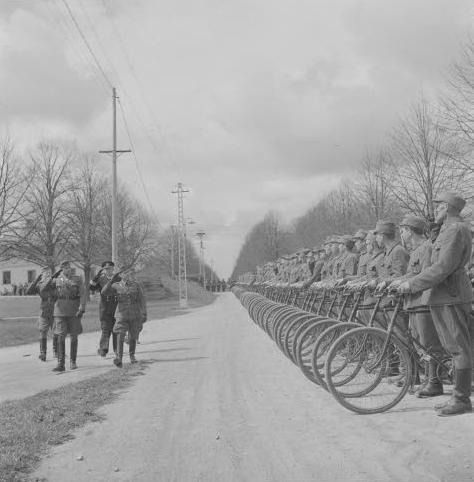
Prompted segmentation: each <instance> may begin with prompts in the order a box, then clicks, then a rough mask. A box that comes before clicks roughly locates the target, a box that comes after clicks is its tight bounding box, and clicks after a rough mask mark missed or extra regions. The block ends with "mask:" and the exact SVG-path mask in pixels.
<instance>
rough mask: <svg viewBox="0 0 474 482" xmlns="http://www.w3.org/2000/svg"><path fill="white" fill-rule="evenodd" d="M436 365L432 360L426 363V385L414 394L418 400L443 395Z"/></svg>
mask: <svg viewBox="0 0 474 482" xmlns="http://www.w3.org/2000/svg"><path fill="white" fill-rule="evenodd" d="M437 370H438V364H437V363H436V362H435V361H434V360H430V361H429V362H428V376H427V383H426V384H424V385H422V386H421V387H420V388H419V390H418V391H417V392H416V396H417V397H418V398H428V397H438V396H439V395H443V393H444V392H443V383H442V382H441V380H440V379H439V378H438V374H437Z"/></svg>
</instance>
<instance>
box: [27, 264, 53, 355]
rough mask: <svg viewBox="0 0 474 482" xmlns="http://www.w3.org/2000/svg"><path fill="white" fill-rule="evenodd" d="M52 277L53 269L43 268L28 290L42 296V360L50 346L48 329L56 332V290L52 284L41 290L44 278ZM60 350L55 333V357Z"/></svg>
mask: <svg viewBox="0 0 474 482" xmlns="http://www.w3.org/2000/svg"><path fill="white" fill-rule="evenodd" d="M50 277H51V269H50V268H48V267H45V268H43V269H42V270H41V273H40V274H39V275H38V277H37V278H36V279H35V280H34V281H33V282H32V283H31V285H30V286H29V287H28V289H27V290H26V294H28V295H33V294H35V293H38V294H39V295H40V298H41V304H40V315H39V318H38V330H39V332H40V338H39V344H40V354H39V357H38V358H39V359H40V360H41V361H46V351H47V347H48V331H49V330H50V329H51V331H53V332H54V318H53V311H54V303H55V301H56V297H55V290H54V288H53V287H52V286H50V287H48V288H46V289H44V290H42V291H41V290H40V289H39V285H40V281H41V280H42V279H44V278H50ZM57 351H58V335H56V334H54V333H53V357H56V356H57Z"/></svg>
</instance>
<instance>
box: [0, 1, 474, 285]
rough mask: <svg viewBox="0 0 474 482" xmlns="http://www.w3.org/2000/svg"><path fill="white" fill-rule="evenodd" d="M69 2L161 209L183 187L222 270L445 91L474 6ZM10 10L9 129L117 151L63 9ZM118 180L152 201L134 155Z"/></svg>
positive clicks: (87, 62)
mask: <svg viewBox="0 0 474 482" xmlns="http://www.w3.org/2000/svg"><path fill="white" fill-rule="evenodd" d="M67 3H68V4H69V6H70V8H71V9H72V11H73V14H74V16H75V18H76V20H77V22H78V23H79V25H80V27H81V29H82V30H83V33H84V34H85V37H86V38H87V40H88V42H89V44H90V46H91V47H92V50H93V52H94V54H95V55H96V57H97V58H98V60H99V62H100V64H101V65H102V68H103V69H104V71H105V73H106V76H107V77H108V78H109V79H110V81H111V82H112V83H113V84H114V85H115V86H116V87H117V89H118V95H119V96H120V98H121V102H122V105H123V108H124V111H125V115H126V118H127V121H128V124H129V128H130V131H131V135H132V140H133V143H134V147H135V153H136V157H137V160H138V165H139V169H140V171H141V173H142V177H143V179H144V183H145V185H146V190H147V192H148V193H149V197H150V199H151V203H152V205H153V208H154V211H155V212H156V214H157V216H158V218H159V219H160V221H161V223H162V225H163V226H167V225H169V224H172V223H175V222H176V197H175V196H174V195H172V194H171V193H170V191H171V190H172V189H173V187H174V186H175V185H176V183H177V182H178V181H181V182H183V183H184V184H185V186H187V187H188V188H189V189H190V193H189V194H188V195H187V197H186V200H185V213H186V215H187V216H189V217H191V218H192V219H193V220H194V221H196V223H197V224H195V225H192V226H189V231H190V234H192V233H194V232H195V231H196V230H198V229H199V230H204V231H205V232H206V233H207V234H208V236H207V240H206V246H207V249H206V257H207V261H208V262H210V260H211V259H213V260H214V265H215V268H216V269H217V271H218V273H219V274H220V275H221V276H228V275H229V274H230V272H231V270H232V267H233V265H234V262H235V258H236V256H237V254H238V251H239V248H240V246H241V244H242V242H243V238H244V236H245V234H246V233H247V231H248V230H249V228H250V227H251V226H252V225H253V224H254V223H255V222H257V221H258V220H260V219H261V217H262V216H263V215H264V214H265V212H267V211H268V210H269V209H276V210H277V211H279V212H280V213H281V214H282V216H283V219H284V220H290V219H291V218H293V217H294V216H297V215H301V214H303V213H304V211H305V210H306V209H307V208H309V207H310V206H311V205H312V204H314V203H315V202H316V201H317V200H318V199H319V198H320V196H321V195H322V194H324V193H325V192H327V191H328V190H330V189H331V188H333V187H335V186H336V185H337V182H338V181H339V180H340V179H341V178H342V177H344V176H347V175H348V174H350V172H351V169H354V166H355V165H356V164H357V162H358V161H359V160H360V158H361V156H362V155H363V153H364V151H365V149H366V148H367V147H368V148H374V147H375V148H376V147H377V146H380V145H383V143H385V142H386V139H387V135H388V133H389V132H390V129H391V127H392V126H393V125H394V124H395V123H396V120H397V118H398V116H399V115H403V113H404V112H405V111H406V109H407V107H408V106H409V104H410V103H411V102H414V101H416V99H417V98H418V97H419V96H420V94H421V92H423V93H424V94H425V95H427V96H430V95H436V93H437V92H438V90H439V89H441V88H442V87H443V76H444V75H445V73H446V69H447V68H448V66H449V64H450V62H452V61H453V60H454V59H455V58H456V56H458V55H459V53H460V50H461V48H462V44H463V43H464V42H465V40H466V38H467V36H468V35H470V34H471V33H472V23H473V6H472V2H471V1H468V0H397V1H393V0H338V1H334V0H227V1H223V0H186V1H185V0H133V1H132V0H67ZM0 15H1V17H0V21H1V25H0V113H1V115H0V128H1V131H2V133H5V132H9V133H10V135H11V136H13V137H14V138H15V140H16V142H17V143H18V144H19V145H20V146H22V147H26V146H31V145H34V144H35V143H36V142H38V141H39V140H42V139H51V138H54V139H67V140H73V141H74V142H76V143H77V144H78V146H79V147H80V148H81V149H85V150H89V151H97V150H99V149H107V148H110V146H111V92H110V89H109V87H108V86H106V85H105V80H104V79H103V78H102V76H101V74H100V73H98V71H97V68H96V67H95V65H94V62H93V60H92V57H91V54H90V53H89V52H88V50H87V48H86V47H85V44H84V42H83V39H82V38H81V37H80V35H79V33H78V31H77V30H76V29H75V26H74V24H73V23H72V21H71V18H70V17H69V16H68V12H67V10H66V7H65V4H64V2H63V0H1V1H0ZM119 147H120V148H129V147H131V146H130V143H129V142H128V140H127V137H126V132H125V130H124V127H123V122H122V120H121V118H120V116H119ZM108 162H109V160H108V159H106V158H103V159H101V160H100V161H99V167H100V168H101V169H104V170H106V169H108V167H109V164H108ZM119 176H120V179H121V182H123V183H125V184H126V185H127V186H129V187H130V189H131V190H133V191H134V192H135V193H136V195H137V196H138V197H139V198H140V199H141V200H142V201H143V202H144V203H145V204H147V205H148V202H147V199H146V196H145V195H144V189H143V187H142V184H141V183H140V178H139V175H138V173H137V166H136V164H135V161H134V159H133V157H131V156H130V155H124V156H123V157H121V158H120V161H119Z"/></svg>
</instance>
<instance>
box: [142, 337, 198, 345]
mask: <svg viewBox="0 0 474 482" xmlns="http://www.w3.org/2000/svg"><path fill="white" fill-rule="evenodd" d="M187 340H199V338H198V337H194V338H172V339H168V340H152V341H141V342H140V343H139V345H154V344H155V343H166V342H168V341H169V342H171V341H187Z"/></svg>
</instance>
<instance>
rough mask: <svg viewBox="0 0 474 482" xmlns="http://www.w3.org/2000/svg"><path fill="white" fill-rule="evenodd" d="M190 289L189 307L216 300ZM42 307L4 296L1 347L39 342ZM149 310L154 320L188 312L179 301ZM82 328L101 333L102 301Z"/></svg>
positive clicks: (94, 305)
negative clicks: (179, 304)
mask: <svg viewBox="0 0 474 482" xmlns="http://www.w3.org/2000/svg"><path fill="white" fill-rule="evenodd" d="M194 284H195V283H194ZM190 285H191V283H190ZM190 289H194V291H195V292H193V295H194V296H193V297H190V299H189V308H198V307H200V306H204V305H207V304H209V303H212V302H213V301H214V299H215V296H214V295H213V294H211V293H209V292H207V291H204V290H202V289H200V288H199V289H198V288H196V287H194V286H192V287H191V288H190ZM38 307H39V298H37V297H35V298H30V297H26V296H25V297H21V298H20V297H17V298H13V297H12V298H9V297H0V312H1V316H2V317H3V318H0V348H3V347H5V346H16V345H23V344H25V343H33V342H35V341H37V340H38V329H37V320H36V313H37V310H38ZM147 311H148V319H150V320H159V319H162V318H167V317H169V316H177V315H182V314H183V313H185V312H186V311H185V310H182V309H179V308H178V299H177V298H172V299H162V300H153V299H151V300H150V301H148V302H147ZM21 316H25V318H21ZM9 317H15V319H9ZM32 317H33V318H32ZM82 328H83V330H84V333H89V332H91V331H99V330H100V323H99V303H98V301H96V300H94V301H92V302H91V303H89V304H88V305H87V310H86V313H85V315H84V317H83V318H82Z"/></svg>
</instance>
